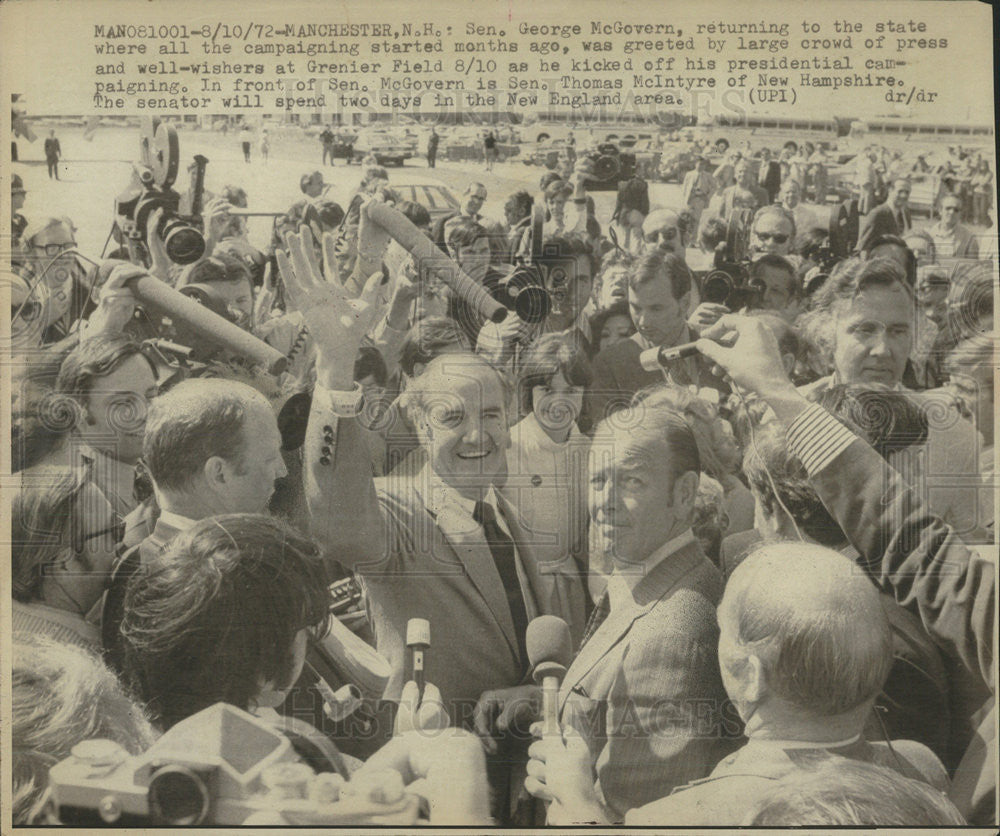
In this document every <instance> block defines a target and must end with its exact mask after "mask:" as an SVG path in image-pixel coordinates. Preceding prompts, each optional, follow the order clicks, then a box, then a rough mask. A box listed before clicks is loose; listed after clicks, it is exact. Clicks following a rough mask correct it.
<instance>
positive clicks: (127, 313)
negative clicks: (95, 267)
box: [80, 264, 147, 340]
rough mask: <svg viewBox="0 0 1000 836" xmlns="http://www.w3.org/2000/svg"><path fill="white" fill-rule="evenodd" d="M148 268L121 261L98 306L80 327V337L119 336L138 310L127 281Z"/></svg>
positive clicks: (106, 284) (141, 274)
mask: <svg viewBox="0 0 1000 836" xmlns="http://www.w3.org/2000/svg"><path fill="white" fill-rule="evenodd" d="M146 272H147V271H146V268H145V267H139V266H138V265H135V264H119V265H118V266H117V267H115V268H114V269H113V270H112V271H111V274H110V275H109V276H108V280H107V281H106V282H105V283H104V286H103V287H102V288H101V290H100V295H99V297H98V301H97V310H95V311H94V312H93V313H92V314H91V315H90V317H89V319H87V321H86V322H84V323H83V325H82V327H81V334H80V337H81V339H85V340H86V339H90V338H92V337H116V336H118V335H119V334H121V333H122V331H124V330H125V326H126V325H128V323H129V322H130V321H131V319H132V314H133V313H134V311H135V303H136V299H135V296H134V295H133V293H132V291H131V290H129V288H128V286H127V282H128V281H129V280H130V279H134V278H136V277H137V276H144V275H146Z"/></svg>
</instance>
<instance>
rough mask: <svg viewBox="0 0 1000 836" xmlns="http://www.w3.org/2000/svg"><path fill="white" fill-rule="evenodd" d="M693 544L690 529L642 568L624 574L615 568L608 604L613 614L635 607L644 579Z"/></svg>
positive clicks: (646, 561) (643, 564)
mask: <svg viewBox="0 0 1000 836" xmlns="http://www.w3.org/2000/svg"><path fill="white" fill-rule="evenodd" d="M693 542H694V531H692V530H691V529H690V528H689V529H687V530H685V531H683V532H681V533H680V534H678V535H677V536H676V537H674V538H673V539H672V540H667V542H666V543H664V544H663V545H662V546H660V548H658V549H657V550H656V551H655V552H653V553H652V554H651V555H650V556H649V558H648V559H647V560H644V561H643V562H642V565H641V567H640V566H636V567H635V569H634V570H631V571H626V572H622V571H620V570H619V568H618V567H615V569H614V570H613V571H612V572H611V575H610V577H609V578H608V603H609V604H610V605H611V612H615V611H616V610H620V609H621V608H623V607H634V606H635V596H634V593H635V588H636V586H638V584H639V582H640V581H641V580H642V579H643V578H645V577H648V576H649V575H650V574H651V573H652V571H653V570H654V569H655V568H656V567H657V566H659V565H660V564H661V563H662V562H663V561H664V560H666V559H667V558H668V557H670V555H672V554H676V553H677V552H679V551H680V550H681V549H683V548H684V547H685V546H687V545H689V544H691V543H693Z"/></svg>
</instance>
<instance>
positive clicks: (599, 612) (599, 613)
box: [580, 589, 611, 649]
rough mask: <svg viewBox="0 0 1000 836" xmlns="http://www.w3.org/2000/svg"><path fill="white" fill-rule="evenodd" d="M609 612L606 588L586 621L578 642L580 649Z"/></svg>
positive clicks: (609, 601)
mask: <svg viewBox="0 0 1000 836" xmlns="http://www.w3.org/2000/svg"><path fill="white" fill-rule="evenodd" d="M610 613H611V599H610V598H609V597H608V590H606V589H605V590H604V594H603V595H602V596H601V600H600V601H598V602H597V606H596V607H595V608H594V611H593V612H592V613H591V614H590V619H589V620H588V621H587V628H586V629H585V630H584V631H583V639H582V640H581V642H580V647H581V649H582V648H583V646H584V645H585V644H586V643H587V642H589V641H590V637H591V636H593V635H594V633H596V632H597V628H598V627H600V626H601V625H602V624H603V623H604V621H605V619H607V617H608V615H609V614H610Z"/></svg>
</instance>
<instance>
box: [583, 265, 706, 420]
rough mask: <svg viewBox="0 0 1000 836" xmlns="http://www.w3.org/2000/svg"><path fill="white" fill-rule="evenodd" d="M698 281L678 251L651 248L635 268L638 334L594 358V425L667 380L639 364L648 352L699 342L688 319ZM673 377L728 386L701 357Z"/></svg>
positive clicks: (684, 363) (589, 415)
mask: <svg viewBox="0 0 1000 836" xmlns="http://www.w3.org/2000/svg"><path fill="white" fill-rule="evenodd" d="M692 281H693V279H692V276H691V271H690V270H689V269H688V267H687V265H686V264H685V263H684V261H683V259H682V258H681V257H680V256H678V255H675V254H673V253H665V252H662V251H660V250H658V249H656V250H651V251H649V252H647V253H645V254H644V255H643V256H641V257H640V259H639V260H638V261H637V262H636V263H635V264H634V265H633V267H632V269H631V272H630V273H629V277H628V302H629V311H630V313H631V316H632V322H633V323H635V327H636V333H635V334H633V335H632V336H631V337H629V338H628V339H627V340H622V341H621V342H617V343H615V344H613V345H611V346H609V347H608V348H606V349H605V350H604V351H601V352H600V353H599V354H598V355H597V357H596V358H595V359H594V383H593V385H592V386H591V388H590V390H589V391H588V393H587V399H586V404H585V409H584V413H585V415H586V420H587V421H589V423H590V426H596V425H597V423H598V422H599V421H601V420H602V419H604V418H606V417H607V416H608V415H609V414H611V413H612V412H615V411H617V410H619V409H622V408H624V407H626V406H628V403H629V401H630V400H631V398H632V396H633V395H634V394H635V393H636V392H638V391H639V390H640V389H645V388H646V387H647V386H654V385H656V384H657V383H662V382H663V377H664V373H663V371H661V370H660V369H656V370H654V371H646V370H645V369H643V368H642V366H641V365H639V355H640V354H641V353H642V352H643V351H645V350H646V349H647V348H652V347H654V346H674V345H680V344H681V343H685V342H689V341H690V340H693V339H694V335H693V334H692V333H691V331H690V330H689V328H688V325H687V322H686V321H685V319H686V317H687V310H688V303H689V301H690V294H691V286H692ZM667 377H668V378H669V380H670V381H671V382H673V383H677V384H679V385H682V386H686V385H689V384H696V385H698V386H710V387H712V388H715V389H720V390H721V389H722V388H723V384H722V383H721V381H720V379H719V378H717V377H714V376H713V375H711V374H710V372H709V370H708V368H707V367H705V366H704V364H702V363H701V362H700V360H699V359H698V358H687V359H684V360H681V361H680V362H678V363H675V364H673V365H672V366H671V367H670V368H669V369H668V370H667Z"/></svg>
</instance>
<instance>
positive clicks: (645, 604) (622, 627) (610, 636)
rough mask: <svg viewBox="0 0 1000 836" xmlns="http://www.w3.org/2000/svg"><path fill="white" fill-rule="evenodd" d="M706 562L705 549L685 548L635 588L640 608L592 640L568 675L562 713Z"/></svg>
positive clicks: (607, 625)
mask: <svg viewBox="0 0 1000 836" xmlns="http://www.w3.org/2000/svg"><path fill="white" fill-rule="evenodd" d="M702 559H703V555H702V551H701V547H700V546H699V545H698V543H697V542H694V543H691V544H689V545H687V546H685V547H683V548H682V549H681V550H680V551H678V552H675V553H674V554H671V555H667V557H665V558H664V559H663V560H661V561H660V562H659V563H658V564H657V565H656V566H655V567H654V568H653V571H652V572H651V573H650V574H649V575H647V576H646V577H645V578H643V579H642V580H641V581H640V582H639V583H638V585H637V586H636V588H635V600H636V604H637V605H638V606H637V607H636V608H635V609H634V610H633V611H632V617H631V618H622V619H620V620H616V619H615V615H614V613H612V614H611V615H609V616H608V620H607V621H606V622H605V623H604V625H602V628H601V629H599V630H598V631H597V632H596V633H594V635H593V636H592V637H591V639H590V641H588V642H587V643H586V644H585V645H584V646H583V647H582V648H580V652H579V653H578V654H577V657H576V659H574V660H573V664H572V665H571V666H570V668H569V670H568V671H567V672H566V679H565V680H563V685H562V688H561V689H560V691H561V695H560V700H559V710H560V711H562V709H563V706H564V705H565V703H566V699H567V697H568V696H569V693H570V691H571V690H572V689H573V688H574V687H575V686H577V685H578V684H579V683H580V680H582V679H583V678H584V677H585V676H586V675H587V674H588V673H590V672H591V671H592V670H593V669H594V667H595V666H596V665H597V663H598V662H600V661H601V659H603V658H604V657H605V656H606V655H607V654H608V652H609V651H610V650H611V649H612V648H613V647H614V646H615V645H617V644H618V643H619V642H620V641H621V640H622V639H624V638H625V636H626V635H628V632H629V630H631V629H632V625H633V624H635V622H636V621H638V620H639V619H640V618H642V617H643V616H644V615H646V614H647V613H648V612H649V611H650V610H651V609H653V607H654V606H656V604H658V603H659V602H660V601H662V600H663V598H665V597H666V596H667V594H668V593H669V592H670V591H671V590H672V589H673V588H674V587H675V586H676V585H677V584H678V582H679V581H680V580H681V578H683V577H684V576H685V575H686V574H687V573H688V572H690V571H691V570H692V569H694V568H695V567H696V566H697V565H698V564H699V563H700V562H701V561H702Z"/></svg>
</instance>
